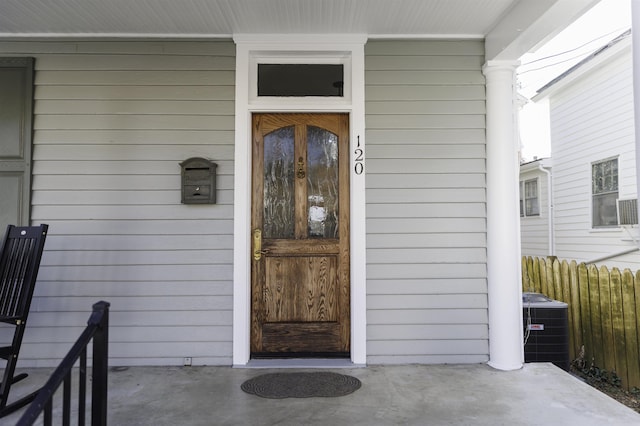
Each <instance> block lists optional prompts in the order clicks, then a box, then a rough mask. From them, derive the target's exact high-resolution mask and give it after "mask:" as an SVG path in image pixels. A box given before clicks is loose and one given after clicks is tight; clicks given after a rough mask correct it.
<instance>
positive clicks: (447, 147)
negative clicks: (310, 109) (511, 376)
mask: <svg viewBox="0 0 640 426" xmlns="http://www.w3.org/2000/svg"><path fill="white" fill-rule="evenodd" d="M483 52H484V47H483V43H482V42H481V41H442V40H441V41H406V40H405V41H386V40H385V41H382V40H379V41H369V42H368V43H367V45H366V50H365V101H366V104H365V109H366V127H367V133H366V142H367V183H366V184H367V194H366V199H367V264H368V265H367V292H368V293H367V341H368V343H367V355H368V357H367V359H368V362H369V363H373V364H376V363H412V362H415V363H455V362H485V361H487V359H488V326H487V322H488V320H487V318H488V317H487V283H486V205H485V201H486V198H485V189H486V181H485V127H484V123H485V90H484V77H483V75H482V72H481V66H482V63H483Z"/></svg>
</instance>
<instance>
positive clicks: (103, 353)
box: [16, 301, 110, 426]
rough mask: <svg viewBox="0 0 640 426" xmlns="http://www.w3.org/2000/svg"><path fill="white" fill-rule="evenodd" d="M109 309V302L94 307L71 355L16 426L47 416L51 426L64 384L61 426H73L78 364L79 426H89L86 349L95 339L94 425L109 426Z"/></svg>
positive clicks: (93, 366) (46, 421)
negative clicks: (73, 391) (73, 384)
mask: <svg viewBox="0 0 640 426" xmlns="http://www.w3.org/2000/svg"><path fill="white" fill-rule="evenodd" d="M109 306H110V304H109V303H108V302H104V301H101V302H98V303H96V304H95V305H93V312H92V314H91V316H90V317H89V321H88V322H87V324H88V325H87V328H85V330H84V332H83V333H82V334H81V335H80V337H79V338H78V340H77V341H76V343H75V344H74V345H73V347H72V348H71V350H70V351H69V353H67V355H66V356H65V357H64V359H63V360H62V362H61V363H60V365H59V366H58V368H56V370H55V371H54V372H53V374H52V375H51V377H49V380H48V381H47V383H46V384H45V385H44V386H43V387H42V388H41V389H40V390H39V391H38V395H37V396H36V398H35V399H34V401H33V402H32V403H31V405H29V407H28V408H27V410H26V411H25V412H24V414H23V415H22V417H21V418H20V420H18V423H16V426H28V425H32V424H33V423H34V422H35V421H36V420H37V419H38V418H39V417H40V415H41V414H44V418H43V424H44V426H50V425H51V424H52V420H53V398H54V394H55V393H56V391H57V390H58V388H59V387H60V385H61V384H63V392H62V393H63V395H62V424H63V425H69V424H70V423H71V373H72V370H73V366H74V365H75V364H76V362H77V361H78V360H79V369H78V378H79V380H78V402H77V404H78V421H77V424H78V425H79V426H83V425H84V424H85V423H86V417H87V409H86V400H87V347H88V345H89V343H90V342H91V340H92V339H93V365H92V373H91V380H92V383H91V407H90V408H91V425H92V426H106V424H107V373H108V359H109V353H108V348H109Z"/></svg>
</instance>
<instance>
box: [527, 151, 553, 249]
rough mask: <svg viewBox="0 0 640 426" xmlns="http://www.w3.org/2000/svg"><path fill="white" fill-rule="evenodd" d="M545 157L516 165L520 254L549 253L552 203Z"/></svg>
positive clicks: (549, 174) (549, 168) (551, 244)
mask: <svg viewBox="0 0 640 426" xmlns="http://www.w3.org/2000/svg"><path fill="white" fill-rule="evenodd" d="M550 190H551V165H550V161H549V159H548V158H541V159H536V160H534V161H530V162H528V163H523V164H521V165H520V234H521V236H522V237H521V238H522V241H521V245H522V255H523V256H538V257H546V256H550V255H553V229H552V224H553V216H552V215H553V206H552V204H551V203H549V200H550V195H551V193H550Z"/></svg>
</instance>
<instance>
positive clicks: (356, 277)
mask: <svg viewBox="0 0 640 426" xmlns="http://www.w3.org/2000/svg"><path fill="white" fill-rule="evenodd" d="M366 40H367V38H366V36H363V35H272V34H269V35H260V34H258V35H256V34H251V35H235V36H234V41H235V42H236V96H235V104H236V110H235V158H234V161H235V170H234V175H235V179H234V180H235V183H234V237H233V238H234V255H233V258H234V267H233V365H236V366H243V365H246V364H247V363H248V362H249V359H250V354H251V351H250V326H251V261H250V252H251V245H250V240H251V239H250V237H251V229H250V227H251V115H252V113H254V112H268V111H274V112H275V111H278V112H303V111H307V112H329V111H331V112H347V113H349V117H350V123H349V131H350V136H351V138H350V144H351V146H350V148H351V149H350V152H351V153H353V152H354V149H355V148H356V145H357V144H359V147H360V148H361V149H363V150H364V147H365V133H364V131H365V118H364V44H365V43H366ZM269 58H270V59H273V58H277V59H278V60H284V59H285V58H287V59H288V60H291V61H296V62H298V61H305V62H308V61H311V60H314V61H327V60H330V61H331V60H334V61H344V63H345V65H348V66H345V96H344V97H342V98H335V99H334V98H324V99H317V98H315V97H314V98H312V99H310V98H306V99H305V98H271V97H266V98H262V97H261V98H258V97H257V85H255V83H254V82H253V80H254V79H256V78H257V75H256V72H257V63H258V61H259V60H261V59H264V60H270V59H269ZM348 70H350V72H349V71H348ZM347 74H349V75H347ZM347 84H348V85H349V86H350V89H351V90H350V93H349V95H348V96H347V95H346V91H347ZM353 160H354V159H353V155H352V156H351V159H350V168H351V170H354V169H353V165H354V164H353ZM350 197H351V206H350V207H351V223H350V225H351V361H352V362H353V363H354V364H366V356H367V354H366V343H367V341H366V325H367V324H366V257H365V256H366V226H365V219H366V215H365V173H362V174H360V175H357V174H355V173H351V179H350Z"/></svg>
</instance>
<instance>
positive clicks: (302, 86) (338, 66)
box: [248, 52, 352, 109]
mask: <svg viewBox="0 0 640 426" xmlns="http://www.w3.org/2000/svg"><path fill="white" fill-rule="evenodd" d="M351 89H352V85H351V58H350V56H345V55H344V54H343V53H342V52H333V53H331V52H324V53H322V54H313V53H309V52H307V53H303V52H286V53H283V52H273V53H270V52H256V54H255V55H251V56H250V58H249V93H248V94H249V103H250V104H253V105H269V106H272V105H278V104H283V105H284V104H286V105H288V106H291V105H293V106H296V105H303V109H304V108H305V107H304V106H305V105H309V104H311V105H314V106H315V108H316V109H317V108H319V109H323V108H324V105H326V106H327V107H328V106H329V105H331V107H332V108H334V109H335V106H336V105H340V104H345V105H347V104H350V102H351V97H352V93H351Z"/></svg>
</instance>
